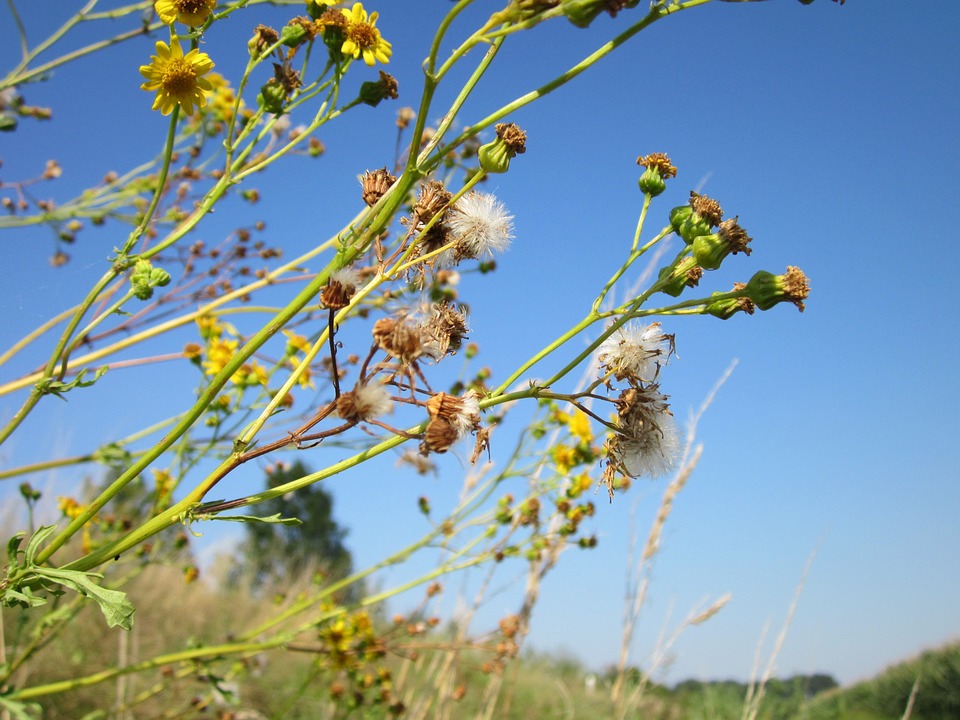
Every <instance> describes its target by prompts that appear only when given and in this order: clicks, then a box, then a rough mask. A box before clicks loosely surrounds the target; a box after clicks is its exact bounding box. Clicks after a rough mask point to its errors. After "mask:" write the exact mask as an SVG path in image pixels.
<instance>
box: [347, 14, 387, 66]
mask: <svg viewBox="0 0 960 720" xmlns="http://www.w3.org/2000/svg"><path fill="white" fill-rule="evenodd" d="M342 12H343V14H344V16H345V17H346V18H347V28H346V30H345V31H344V32H345V34H346V37H347V39H346V40H344V41H343V46H342V47H341V48H340V52H342V53H343V54H344V55H349V56H350V57H352V58H358V57H360V56H361V55H363V61H364V62H365V63H366V64H367V65H371V66H372V65H373V64H374V63H375V62H376V61H377V60H379V61H380V62H382V63H384V64H386V63H388V62H390V55H392V54H393V49H392V48H391V46H390V43H388V42H387V41H386V40H384V39H383V38H382V37H381V36H380V31H379V30H377V28H375V27H374V23H376V22H377V18H378V17H379V13H370V17H369V18H368V17H367V11H366V10H364V9H363V3H354V5H353V9H352V10H347V9H344V10H342Z"/></svg>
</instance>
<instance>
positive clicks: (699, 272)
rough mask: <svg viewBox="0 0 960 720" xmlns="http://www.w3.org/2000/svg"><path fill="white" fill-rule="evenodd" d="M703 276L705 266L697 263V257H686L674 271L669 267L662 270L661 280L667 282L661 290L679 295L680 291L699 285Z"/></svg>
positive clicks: (672, 295)
mask: <svg viewBox="0 0 960 720" xmlns="http://www.w3.org/2000/svg"><path fill="white" fill-rule="evenodd" d="M702 276H703V268H701V267H700V266H699V265H697V259H696V258H693V257H688V258H684V259H683V260H681V261H680V263H679V264H678V265H677V266H676V267H675V268H673V269H672V271H671V268H669V267H665V268H663V270H661V271H660V276H659V277H660V280H661V281H664V282H665V284H664V286H663V287H661V288H660V292H663V293H666V294H667V295H670V296H671V297H679V296H680V293H682V292H683V291H684V290H686V289H687V288H688V287H696V286H697V285H699V284H700V278H701V277H702ZM668 278H669V279H668Z"/></svg>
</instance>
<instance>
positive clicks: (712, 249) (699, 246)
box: [681, 218, 752, 270]
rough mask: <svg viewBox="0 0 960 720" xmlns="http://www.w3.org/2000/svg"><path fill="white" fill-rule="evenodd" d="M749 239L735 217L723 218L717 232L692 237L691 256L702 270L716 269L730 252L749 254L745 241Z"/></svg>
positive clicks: (747, 241)
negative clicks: (730, 218)
mask: <svg viewBox="0 0 960 720" xmlns="http://www.w3.org/2000/svg"><path fill="white" fill-rule="evenodd" d="M681 230H682V228H681ZM751 239H752V238H751V237H750V236H749V235H747V231H746V230H744V229H743V228H742V227H740V226H739V225H738V224H737V218H733V219H732V220H724V221H723V222H722V223H720V229H719V230H717V232H715V233H712V234H710V235H700V236H698V237H696V238H694V240H693V256H694V257H695V258H696V259H697V264H698V265H700V267H702V268H703V269H704V270H716V269H717V268H718V267H720V264H721V263H722V262H723V259H724V258H725V257H727V255H730V254H731V253H732V254H734V255H736V254H737V253H741V252H742V253H744V254H746V255H749V254H750V253H751V250H750V248H748V247H747V243H749V242H750V240H751Z"/></svg>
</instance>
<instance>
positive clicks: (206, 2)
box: [153, 0, 217, 27]
mask: <svg viewBox="0 0 960 720" xmlns="http://www.w3.org/2000/svg"><path fill="white" fill-rule="evenodd" d="M216 6H217V0H157V1H156V2H155V3H154V4H153V8H154V10H156V11H157V15H159V16H160V20H162V21H163V22H165V23H166V24H167V25H173V23H174V22H175V21H177V20H179V21H180V22H182V23H183V24H184V25H189V26H190V27H199V26H200V25H203V23H205V22H206V21H207V18H208V17H210V13H212V12H213V9H214V8H215V7H216Z"/></svg>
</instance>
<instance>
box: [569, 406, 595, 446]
mask: <svg viewBox="0 0 960 720" xmlns="http://www.w3.org/2000/svg"><path fill="white" fill-rule="evenodd" d="M567 427H569V428H570V434H571V435H573V436H574V437H576V438H578V439H580V440H582V441H583V442H585V443H590V442H592V441H593V432H592V431H591V429H590V418H588V417H587V416H586V415H585V414H584V413H580V412H578V413H573V415H571V416H570V418H569V419H568V420H567Z"/></svg>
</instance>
